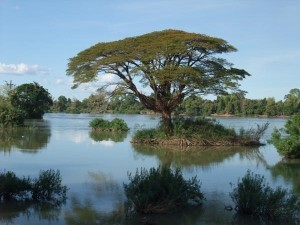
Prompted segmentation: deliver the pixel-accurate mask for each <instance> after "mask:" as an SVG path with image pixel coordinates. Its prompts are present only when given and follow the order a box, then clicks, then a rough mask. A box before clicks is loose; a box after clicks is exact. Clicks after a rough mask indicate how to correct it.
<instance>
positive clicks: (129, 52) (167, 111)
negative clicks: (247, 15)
mask: <svg viewBox="0 0 300 225" xmlns="http://www.w3.org/2000/svg"><path fill="white" fill-rule="evenodd" d="M234 51H236V49H235V48H234V47H233V46H232V45H230V44H228V43H227V42H226V41H225V40H223V39H220V38H215V37H209V36H206V35H202V34H196V33H188V32H184V31H180V30H163V31H159V32H152V33H149V34H145V35H141V36H137V37H130V38H125V39H123V40H119V41H114V42H106V43H98V44H96V45H94V46H92V47H90V48H88V49H86V50H84V51H82V52H80V53H78V55H77V56H75V57H73V58H71V59H70V61H69V64H68V69H67V74H68V75H69V76H72V77H73V78H74V86H73V88H76V87H77V86H78V85H79V84H81V83H86V82H91V81H96V80H97V77H98V75H103V74H107V73H108V74H114V75H116V76H117V77H119V78H120V81H119V82H117V87H122V88H124V89H126V90H128V91H129V92H130V93H132V94H134V95H135V96H136V97H138V99H139V100H140V102H141V103H142V104H144V105H145V107H146V108H148V109H150V110H153V111H155V112H159V113H161V114H162V119H163V124H164V128H165V131H166V133H169V134H170V133H172V120H171V113H172V112H173V110H174V109H175V108H176V107H177V106H178V104H180V103H181V102H182V100H183V99H184V98H185V97H187V96H189V95H191V94H225V93H227V91H230V90H238V87H239V85H238V81H239V80H242V79H243V78H245V76H248V75H249V74H248V73H247V72H246V71H245V70H241V69H237V68H234V67H233V66H232V64H231V63H229V62H228V61H226V60H225V59H223V58H219V57H218V55H219V54H222V53H228V52H234ZM138 83H141V84H142V85H139V84H138ZM111 84H112V83H111ZM113 84H114V85H116V83H113ZM145 87H149V91H148V90H147V89H146V90H145ZM150 90H151V93H150ZM147 92H149V93H147ZM146 93H147V94H146Z"/></svg>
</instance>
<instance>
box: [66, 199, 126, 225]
mask: <svg viewBox="0 0 300 225" xmlns="http://www.w3.org/2000/svg"><path fill="white" fill-rule="evenodd" d="M65 221H66V222H67V224H68V225H75V224H76V225H77V224H78V225H79V224H80V225H98V224H99V225H100V224H106V225H115V224H125V223H124V221H125V215H124V208H123V204H119V205H116V209H115V210H114V211H113V212H111V213H105V212H101V211H98V210H96V208H95V206H93V204H92V202H91V201H90V200H88V199H86V200H85V201H83V202H80V201H79V200H78V199H77V198H75V197H74V198H72V199H71V209H70V210H69V211H67V212H66V213H65Z"/></svg>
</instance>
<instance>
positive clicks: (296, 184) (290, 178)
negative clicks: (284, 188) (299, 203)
mask: <svg viewBox="0 0 300 225" xmlns="http://www.w3.org/2000/svg"><path fill="white" fill-rule="evenodd" d="M270 170H271V173H272V176H273V177H275V178H277V177H280V176H282V177H283V178H284V180H285V181H287V182H291V183H292V185H293V190H294V192H296V193H298V194H300V160H293V161H286V162H285V161H281V162H279V163H277V164H276V165H275V166H273V167H271V168H270Z"/></svg>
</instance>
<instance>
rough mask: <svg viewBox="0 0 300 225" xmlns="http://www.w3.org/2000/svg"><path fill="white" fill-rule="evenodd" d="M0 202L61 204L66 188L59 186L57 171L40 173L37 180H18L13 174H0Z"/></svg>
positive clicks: (9, 172) (59, 178) (24, 178)
mask: <svg viewBox="0 0 300 225" xmlns="http://www.w3.org/2000/svg"><path fill="white" fill-rule="evenodd" d="M0 181H1V183H0V202H1V201H10V200H17V201H24V200H33V201H38V202H49V203H62V202H64V201H65V200H66V192H67V187H66V186H63V185H62V184H61V177H60V173H59V171H58V170H57V171H56V172H55V171H54V170H51V169H50V170H45V171H41V172H40V175H39V177H38V178H35V179H31V178H30V177H27V178H26V177H23V178H18V177H17V176H16V175H15V173H14V172H11V171H8V172H3V173H0Z"/></svg>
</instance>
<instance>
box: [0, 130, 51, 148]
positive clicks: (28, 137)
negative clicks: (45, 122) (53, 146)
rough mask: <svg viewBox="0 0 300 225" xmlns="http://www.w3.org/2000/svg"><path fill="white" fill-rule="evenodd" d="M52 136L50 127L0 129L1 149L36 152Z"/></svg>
mask: <svg viewBox="0 0 300 225" xmlns="http://www.w3.org/2000/svg"><path fill="white" fill-rule="evenodd" d="M50 136H51V130H50V129H47V128H40V127H30V128H24V127H21V128H14V129H0V151H4V152H10V151H12V150H14V149H19V150H21V151H22V152H28V153H36V152H37V150H39V149H42V148H44V147H45V146H46V145H47V144H48V142H49V139H50Z"/></svg>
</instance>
